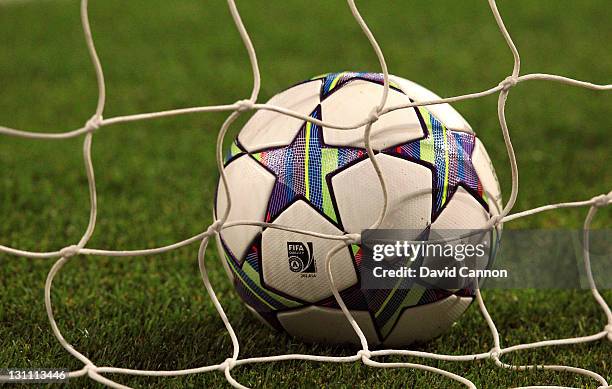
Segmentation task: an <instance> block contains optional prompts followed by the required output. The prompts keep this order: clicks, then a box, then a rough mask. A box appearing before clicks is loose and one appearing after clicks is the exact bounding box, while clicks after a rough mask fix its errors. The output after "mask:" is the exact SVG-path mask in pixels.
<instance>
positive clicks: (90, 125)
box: [85, 115, 102, 132]
mask: <svg viewBox="0 0 612 389" xmlns="http://www.w3.org/2000/svg"><path fill="white" fill-rule="evenodd" d="M101 124H102V117H101V116H98V115H94V116H92V117H91V118H90V119H89V120H88V121H87V122H86V123H85V129H86V130H87V132H94V131H95V130H97V129H98V128H100V125H101Z"/></svg>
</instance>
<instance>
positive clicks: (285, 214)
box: [215, 72, 501, 346]
mask: <svg viewBox="0 0 612 389" xmlns="http://www.w3.org/2000/svg"><path fill="white" fill-rule="evenodd" d="M382 85H383V77H382V75H381V74H377V73H354V72H341V73H330V74H324V75H321V76H317V77H314V78H312V79H310V80H307V81H304V82H302V83H300V84H297V85H295V86H293V87H291V88H289V89H287V90H285V91H284V92H281V93H279V94H278V95H276V96H274V97H273V98H272V99H270V101H269V103H270V104H274V105H279V106H281V107H285V108H288V109H292V110H294V111H297V112H300V113H302V114H304V115H309V116H311V117H314V118H318V119H322V120H324V121H326V122H330V123H339V124H352V123H357V122H359V121H362V120H363V119H364V118H366V117H367V116H368V114H369V113H370V111H371V110H372V107H375V106H376V105H377V104H378V103H379V101H380V98H381V94H382V90H383V86H382ZM436 98H438V96H437V95H435V94H434V93H432V92H430V91H429V90H427V89H425V88H424V87H422V86H420V85H417V84H415V83H413V82H411V81H408V80H405V79H403V78H400V77H396V76H390V90H389V96H388V100H387V106H395V105H400V104H406V103H409V102H411V101H415V100H417V101H419V100H420V101H426V100H432V99H436ZM364 129H365V126H364V127H361V128H358V129H355V130H338V129H332V128H325V127H323V128H322V127H320V126H318V125H315V124H312V123H309V122H305V121H303V120H300V119H296V118H293V117H290V116H286V115H282V114H279V113H275V112H272V111H266V110H260V111H258V112H256V113H255V114H254V115H253V116H252V117H251V118H250V120H249V121H248V122H247V123H246V124H245V126H244V127H243V128H242V130H241V131H240V133H239V135H238V136H237V138H236V139H235V140H234V142H233V143H232V145H231V147H230V149H229V152H228V153H227V155H226V159H225V172H226V174H227V179H228V183H229V188H230V194H231V199H232V206H231V210H230V213H229V218H228V221H230V222H231V221H235V220H256V221H261V222H268V223H273V224H280V225H285V226H291V227H294V228H298V229H301V230H309V231H315V232H319V233H325V234H336V235H341V234H343V233H360V232H361V231H362V230H363V229H367V228H368V227H369V226H371V225H372V223H374V221H375V220H376V219H377V218H378V215H379V213H380V210H381V208H382V202H383V193H382V189H381V187H380V185H379V182H378V179H377V176H376V174H375V171H374V168H373V167H372V163H371V161H370V160H369V159H368V156H367V153H366V151H365V146H364V139H363V135H364ZM371 145H372V147H373V149H374V150H375V151H376V152H377V153H376V159H377V161H378V163H379V164H380V167H381V169H382V172H383V175H384V177H385V178H386V183H387V187H388V196H389V202H388V211H387V214H386V217H385V219H384V220H383V222H382V224H381V225H380V228H385V229H409V230H414V231H424V230H426V229H430V230H436V229H440V230H442V229H445V230H448V229H471V228H482V226H484V225H485V224H486V223H487V221H488V220H489V219H490V218H491V217H492V216H493V215H498V214H499V213H500V210H501V194H500V188H499V184H498V181H497V178H496V176H495V172H494V170H493V166H492V164H491V161H490V159H489V156H488V155H487V152H486V151H485V148H484V146H483V145H482V143H481V142H480V140H479V139H478V138H477V137H476V135H475V134H474V132H473V131H472V129H471V127H470V125H469V124H468V123H467V122H466V120H465V119H464V118H463V117H462V116H461V115H460V114H459V113H458V112H457V111H455V110H454V109H453V108H452V107H451V106H450V105H448V104H441V105H433V106H428V107H418V108H408V109H401V110H396V111H393V112H391V113H389V114H387V115H382V116H381V117H380V118H379V120H378V121H377V122H375V123H374V124H373V125H372V130H371ZM226 207H227V201H226V194H225V189H224V187H223V185H222V184H221V183H219V186H218V190H217V198H216V204H215V212H216V215H217V216H219V215H221V214H223V212H224V211H225V210H226ZM217 243H218V247H219V252H220V255H221V257H222V258H224V261H223V263H224V265H225V267H226V270H227V272H228V274H229V276H230V278H231V279H232V282H233V283H234V286H235V288H236V291H237V292H238V294H239V295H240V297H241V298H242V299H243V300H244V302H245V303H246V306H247V307H248V308H249V309H250V310H251V311H252V312H253V313H255V314H256V315H257V316H258V317H259V318H260V319H262V320H263V321H264V322H265V323H266V324H268V325H270V326H271V327H273V328H275V329H278V330H284V331H286V332H288V333H289V334H292V335H294V336H297V337H300V338H302V339H305V340H308V341H316V342H333V343H358V341H359V340H358V337H357V335H356V334H355V332H354V331H353V329H352V328H351V326H350V324H349V323H348V321H347V320H346V317H345V316H344V314H343V313H342V311H341V310H340V308H339V306H338V304H337V302H336V300H335V298H334V297H333V295H332V292H331V289H330V286H329V280H328V276H327V273H326V264H325V263H324V261H325V259H326V257H327V254H328V252H329V251H330V250H331V249H332V248H333V247H334V246H336V245H337V244H338V241H333V240H329V239H323V238H318V237H312V236H308V235H303V234H297V233H293V232H288V231H283V230H279V229H274V228H261V227H257V226H237V227H230V228H227V229H224V230H223V231H222V232H221V234H220V236H218V237H217ZM360 265H361V247H360V246H359V245H351V246H348V247H347V248H346V249H345V250H342V251H341V252H339V253H338V254H337V255H336V256H335V257H334V259H333V261H332V265H331V270H332V273H333V276H334V282H335V284H336V285H337V287H338V290H339V291H340V294H341V296H342V298H343V300H344V302H345V303H346V305H347V307H348V308H349V310H350V311H351V313H352V315H353V317H354V318H355V320H356V321H357V323H358V324H359V326H360V327H361V329H362V330H363V332H364V334H365V335H366V337H367V339H368V342H369V343H370V344H371V345H379V344H384V345H389V346H392V345H406V344H410V343H413V342H416V341H425V340H428V339H431V338H433V337H435V336H437V335H439V334H441V333H442V332H444V331H445V330H446V329H448V328H449V327H450V326H451V324H452V323H453V322H455V321H456V320H457V319H458V318H459V316H460V315H461V314H462V313H463V312H464V311H465V310H466V308H467V307H468V306H469V304H470V303H471V302H472V300H473V298H474V290H473V288H464V289H459V290H444V289H431V288H426V287H422V286H419V285H414V287H412V288H410V289H406V288H391V289H380V290H365V289H362V288H361V287H360V277H359V268H360Z"/></svg>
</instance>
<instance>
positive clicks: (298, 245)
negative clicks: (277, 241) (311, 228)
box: [287, 242, 317, 275]
mask: <svg viewBox="0 0 612 389" xmlns="http://www.w3.org/2000/svg"><path fill="white" fill-rule="evenodd" d="M287 258H288V260H289V270H291V271H292V272H294V273H302V274H303V275H305V274H312V275H314V274H315V273H316V272H317V267H316V264H315V260H314V256H313V252H312V242H306V244H304V243H302V242H287Z"/></svg>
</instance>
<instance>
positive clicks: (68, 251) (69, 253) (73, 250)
mask: <svg viewBox="0 0 612 389" xmlns="http://www.w3.org/2000/svg"><path fill="white" fill-rule="evenodd" d="M80 249H81V248H80V247H79V246H77V245H74V244H73V245H71V246H67V247H64V248H63V249H61V250H60V251H59V254H60V256H61V257H64V258H70V257H74V256H75V255H77V254H78V253H79V250H80Z"/></svg>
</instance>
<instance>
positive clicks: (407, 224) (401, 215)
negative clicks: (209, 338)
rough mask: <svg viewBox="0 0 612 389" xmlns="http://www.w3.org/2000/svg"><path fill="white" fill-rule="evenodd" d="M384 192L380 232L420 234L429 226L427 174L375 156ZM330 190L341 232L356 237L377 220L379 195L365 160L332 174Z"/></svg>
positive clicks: (405, 163)
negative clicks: (399, 230) (384, 209)
mask: <svg viewBox="0 0 612 389" xmlns="http://www.w3.org/2000/svg"><path fill="white" fill-rule="evenodd" d="M376 160H377V161H378V162H379V164H380V167H381V170H382V172H383V176H384V177H385V183H386V185H387V192H388V210H387V214H386V217H385V219H384V220H383V223H382V224H381V226H380V228H402V229H413V230H415V236H414V237H416V235H418V233H416V231H422V230H423V229H424V228H425V227H426V226H427V225H428V224H429V223H430V222H431V200H432V196H431V192H432V177H431V170H430V169H429V168H427V167H425V166H422V165H419V164H418V163H415V162H411V161H407V160H404V159H401V158H397V157H394V156H390V155H386V154H378V155H376ZM331 181H332V187H333V192H334V196H335V198H336V204H337V206H338V210H339V213H340V219H341V221H342V225H343V227H344V230H345V231H347V232H349V233H360V232H361V231H362V230H364V229H367V228H369V227H370V226H371V225H372V223H374V221H376V219H377V218H378V215H379V213H380V210H381V209H382V206H383V192H382V188H381V187H380V184H379V182H378V177H377V176H376V172H375V170H374V167H373V166H372V161H370V160H369V159H367V160H363V161H361V162H358V163H356V164H355V165H353V166H350V167H349V168H347V169H345V170H343V171H341V172H339V173H337V174H335V175H334V176H333V177H332V180H331Z"/></svg>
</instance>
